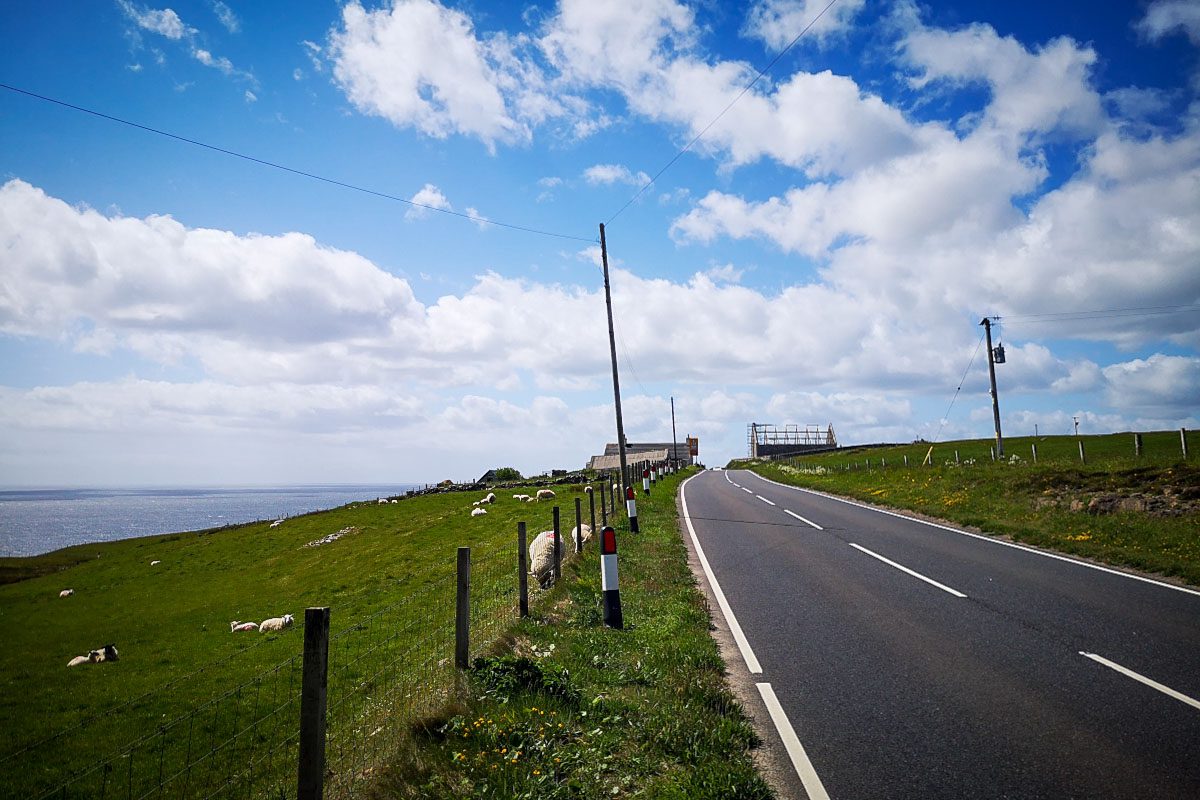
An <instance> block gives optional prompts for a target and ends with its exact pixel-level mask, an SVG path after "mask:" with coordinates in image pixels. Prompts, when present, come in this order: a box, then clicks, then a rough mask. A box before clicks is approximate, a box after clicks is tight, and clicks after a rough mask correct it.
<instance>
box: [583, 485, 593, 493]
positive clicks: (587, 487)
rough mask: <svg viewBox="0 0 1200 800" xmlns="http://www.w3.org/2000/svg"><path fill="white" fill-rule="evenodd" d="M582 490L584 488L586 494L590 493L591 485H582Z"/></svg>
mask: <svg viewBox="0 0 1200 800" xmlns="http://www.w3.org/2000/svg"><path fill="white" fill-rule="evenodd" d="M583 490H584V491H585V492H587V493H588V494H591V493H592V491H593V490H592V487H590V486H585V487H583Z"/></svg>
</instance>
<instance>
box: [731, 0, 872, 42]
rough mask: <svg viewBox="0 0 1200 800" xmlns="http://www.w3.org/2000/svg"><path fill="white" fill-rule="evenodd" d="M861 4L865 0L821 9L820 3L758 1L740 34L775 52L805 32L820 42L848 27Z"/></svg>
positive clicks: (819, 0)
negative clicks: (759, 41) (754, 39)
mask: <svg viewBox="0 0 1200 800" xmlns="http://www.w3.org/2000/svg"><path fill="white" fill-rule="evenodd" d="M865 4H866V0H847V1H846V2H840V3H835V4H834V5H833V7H832V8H829V9H828V10H825V9H826V6H828V3H826V2H824V0H758V1H757V2H756V3H754V5H753V6H751V8H750V11H749V13H748V14H747V15H746V25H745V29H744V32H745V34H746V35H747V36H752V37H754V38H756V39H761V40H762V41H763V43H764V44H765V45H766V46H767V47H768V48H770V49H772V50H776V51H778V50H782V49H783V48H785V47H787V46H788V45H789V44H791V42H792V40H793V39H794V38H795V37H797V36H799V35H800V34H801V32H802V31H805V29H807V33H805V34H804V36H805V37H806V38H807V39H812V40H816V41H817V42H823V41H824V40H826V39H827V38H829V37H832V36H835V35H837V34H838V33H841V32H843V31H845V30H846V29H847V28H849V27H850V25H851V24H852V23H853V21H854V18H855V17H856V16H858V13H859V12H860V11H862V8H863V6H864V5H865ZM823 10H825V13H824V14H822V13H821V12H822V11H823ZM818 14H821V16H820V17H819V18H818V16H817V15H818Z"/></svg>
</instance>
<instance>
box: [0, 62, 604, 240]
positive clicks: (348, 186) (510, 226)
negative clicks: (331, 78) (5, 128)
mask: <svg viewBox="0 0 1200 800" xmlns="http://www.w3.org/2000/svg"><path fill="white" fill-rule="evenodd" d="M0 89H7V90H9V91H10V92H15V93H17V94H22V95H25V96H26V97H32V98H34V99H36V100H42V101H44V102H47V103H53V104H54V105H57V106H62V107H63V108H69V109H71V110H73V111H79V112H82V113H84V114H90V115H92V116H94V117H99V118H100V119H106V120H109V121H110V122H119V123H120V124H122V125H128V126H129V127H131V128H137V129H138V130H141V131H146V132H147V133H153V134H157V135H159V136H165V137H167V138H168V139H174V140H176V141H179V142H184V143H186V144H190V145H195V146H196V147H203V148H204V149H206V150H212V151H213V152H216V153H221V154H223V155H227V156H233V157H234V158H240V159H243V160H245V161H250V162H253V163H255V164H259V165H261V166H264V167H270V168H271V169H277V170H281V171H283V172H290V173H292V174H293V175H299V176H301V177H304V178H311V179H312V180H315V181H321V182H322V183H328V184H331V185H333V186H340V187H341V188H343V189H350V190H351V191H355V192H362V193H363V194H369V195H373V196H375V197H381V198H383V199H385V200H394V201H396V202H398V203H404V204H405V205H409V206H413V207H414V208H423V209H425V210H427V211H436V212H438V213H439V214H446V215H448V216H451V217H460V218H462V219H465V220H469V221H471V222H474V223H477V224H480V225H494V226H496V227H498V228H508V229H509V230H514V231H522V232H523V233H533V234H537V235H538V236H550V237H553V238H555V239H569V240H571V241H575V242H587V243H588V244H594V243H595V241H596V240H595V238H591V239H588V238H585V237H583V236H573V235H571V234H567V233H555V232H554V231H547V230H541V229H539V228H530V227H527V226H525V225H514V224H512V223H508V222H498V221H496V220H493V219H487V218H485V217H480V216H477V215H475V214H464V213H462V212H461V211H453V210H451V209H448V208H438V207H437V206H431V205H426V204H424V203H418V202H416V201H413V200H409V199H407V198H404V197H399V196H397V195H394V194H388V193H387V192H381V191H378V190H376V189H368V188H366V187H363V186H358V185H356V184H353V183H348V182H346V181H340V180H337V179H336V178H327V177H325V176H324V175H318V174H316V173H313V172H307V171H305V170H302V169H296V168H295V167H289V166H286V165H284V164H279V163H276V162H274V161H267V160H266V159H262V158H256V157H254V156H249V155H246V154H245V153H239V152H238V151H236V150H230V149H228V148H225V147H218V146H216V145H213V144H208V143H207V142H202V141H200V140H198V139H190V138H188V137H186V136H180V135H179V134H176V133H170V132H169V131H164V130H161V129H159V128H153V127H151V126H149V125H142V124H141V123H138V122H133V121H131V120H127V119H122V118H121V117H115V116H113V115H111V114H104V113H102V112H100V111H95V110H93V109H90V108H85V107H83V106H78V105H75V104H74V103H68V102H66V101H65V100H58V99H56V98H53V97H47V96H46V95H42V94H37V93H36V92H30V91H28V90H26V89H20V88H18V87H16V86H10V85H9V84H6V83H0Z"/></svg>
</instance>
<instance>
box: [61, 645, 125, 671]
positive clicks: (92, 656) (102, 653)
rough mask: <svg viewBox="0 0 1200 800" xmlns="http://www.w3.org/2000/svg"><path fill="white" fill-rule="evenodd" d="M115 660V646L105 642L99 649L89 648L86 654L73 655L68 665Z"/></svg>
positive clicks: (75, 665)
mask: <svg viewBox="0 0 1200 800" xmlns="http://www.w3.org/2000/svg"><path fill="white" fill-rule="evenodd" d="M116 660H117V646H116V645H112V644H106V645H104V647H101V648H100V649H99V650H90V651H88V654H87V655H86V656H75V657H74V658H72V659H71V660H70V661H69V662H67V666H68V667H78V666H79V665H80V664H103V663H104V662H105V661H116Z"/></svg>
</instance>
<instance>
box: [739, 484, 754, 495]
mask: <svg viewBox="0 0 1200 800" xmlns="http://www.w3.org/2000/svg"><path fill="white" fill-rule="evenodd" d="M738 488H739V489H741V490H742V491H743V492H745V493H746V494H754V492H752V491H750V490H749V489H747V488H746V487H745V486H739V487H738Z"/></svg>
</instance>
